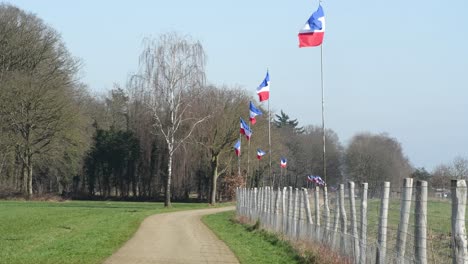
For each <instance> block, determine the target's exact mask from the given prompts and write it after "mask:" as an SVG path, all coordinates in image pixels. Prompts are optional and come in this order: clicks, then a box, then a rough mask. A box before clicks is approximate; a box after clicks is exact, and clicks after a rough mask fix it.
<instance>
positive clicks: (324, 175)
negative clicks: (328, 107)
mask: <svg viewBox="0 0 468 264" xmlns="http://www.w3.org/2000/svg"><path fill="white" fill-rule="evenodd" d="M321 2H322V1H320V3H321ZM320 79H321V82H322V143H323V179H324V181H325V185H326V183H327V159H326V155H325V154H326V147H325V89H324V82H323V43H322V45H320Z"/></svg>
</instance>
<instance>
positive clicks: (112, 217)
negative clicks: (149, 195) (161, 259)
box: [0, 201, 207, 264]
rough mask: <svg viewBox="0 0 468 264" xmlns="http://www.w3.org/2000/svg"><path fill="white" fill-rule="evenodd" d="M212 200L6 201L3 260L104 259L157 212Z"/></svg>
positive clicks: (0, 231) (1, 209)
mask: <svg viewBox="0 0 468 264" xmlns="http://www.w3.org/2000/svg"><path fill="white" fill-rule="evenodd" d="M206 207H207V204H186V203H173V208H171V209H165V208H164V205H163V204H162V203H139V202H90V201H67V202H23V201H0V263H8V264H10V263H101V262H102V261H103V260H104V259H105V258H106V257H108V256H110V255H111V254H112V253H113V252H114V251H115V250H117V249H118V248H119V247H120V246H121V245H122V244H123V243H124V242H125V241H127V240H128V239H129V238H130V237H131V236H132V234H133V233H134V232H135V231H136V229H137V228H138V226H139V225H140V223H141V221H142V220H143V219H144V218H145V217H146V216H149V215H152V214H156V213H164V212H172V211H180V210H187V209H199V208H206Z"/></svg>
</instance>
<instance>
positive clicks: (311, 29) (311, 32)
mask: <svg viewBox="0 0 468 264" xmlns="http://www.w3.org/2000/svg"><path fill="white" fill-rule="evenodd" d="M324 34H325V15H324V13H323V9H322V6H321V5H319V7H318V9H317V11H315V12H314V13H313V14H312V15H311V16H310V18H309V20H307V22H306V23H305V25H304V27H303V28H302V30H301V31H299V48H302V47H316V46H320V45H321V44H322V41H323V35H324Z"/></svg>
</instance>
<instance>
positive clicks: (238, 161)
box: [237, 133, 247, 184]
mask: <svg viewBox="0 0 468 264" xmlns="http://www.w3.org/2000/svg"><path fill="white" fill-rule="evenodd" d="M239 143H240V145H241V152H239V155H238V156H237V169H238V173H239V177H240V176H241V170H240V158H241V154H242V134H240V133H239ZM246 180H247V179H246ZM246 184H247V182H246Z"/></svg>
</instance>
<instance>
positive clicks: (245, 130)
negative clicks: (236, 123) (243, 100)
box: [240, 117, 252, 140]
mask: <svg viewBox="0 0 468 264" xmlns="http://www.w3.org/2000/svg"><path fill="white" fill-rule="evenodd" d="M240 133H241V134H242V135H245V137H246V138H247V140H250V137H251V136H252V130H250V127H249V126H248V125H247V124H246V123H245V121H244V119H242V117H241V119H240Z"/></svg>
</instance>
